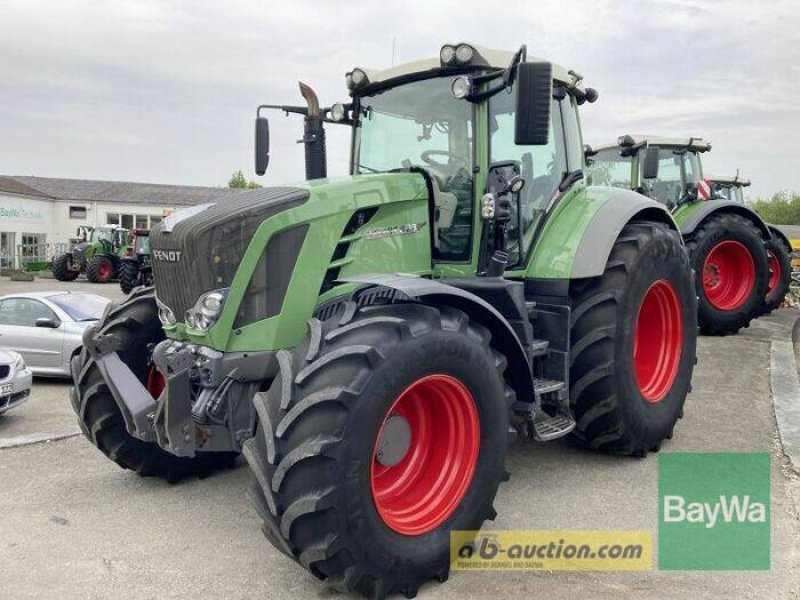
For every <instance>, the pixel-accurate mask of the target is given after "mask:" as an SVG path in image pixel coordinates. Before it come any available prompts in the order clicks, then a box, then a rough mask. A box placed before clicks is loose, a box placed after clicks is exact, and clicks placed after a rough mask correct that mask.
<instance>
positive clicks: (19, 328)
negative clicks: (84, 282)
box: [0, 292, 111, 377]
mask: <svg viewBox="0 0 800 600" xmlns="http://www.w3.org/2000/svg"><path fill="white" fill-rule="evenodd" d="M109 302H111V301H110V300H109V299H108V298H103V297H102V296H98V295H96V294H86V293H74V292H31V293H26V294H9V295H8V296H0V350H12V351H16V352H19V353H20V354H21V355H22V358H23V359H24V360H25V362H26V363H27V365H28V367H29V368H30V369H31V371H33V374H34V375H41V376H45V377H69V376H70V368H69V363H70V360H71V359H72V357H73V356H75V354H76V353H77V352H79V351H80V348H81V344H82V340H81V338H82V336H83V332H84V330H85V329H86V328H87V327H89V326H90V325H92V324H93V323H95V322H96V321H97V319H99V318H100V317H101V316H102V314H103V311H104V310H105V307H106V305H107V304H108V303H109Z"/></svg>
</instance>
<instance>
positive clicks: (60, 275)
mask: <svg viewBox="0 0 800 600" xmlns="http://www.w3.org/2000/svg"><path fill="white" fill-rule="evenodd" d="M69 259H70V256H69V254H62V255H61V256H59V257H58V258H56V259H55V260H54V261H53V276H54V277H55V278H56V279H58V280H59V281H75V280H76V279H77V278H78V275H80V271H70V270H69V268H68V266H69V263H70V260H69Z"/></svg>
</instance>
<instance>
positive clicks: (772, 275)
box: [767, 250, 781, 295]
mask: <svg viewBox="0 0 800 600" xmlns="http://www.w3.org/2000/svg"><path fill="white" fill-rule="evenodd" d="M767 263H768V264H769V282H767V295H769V294H770V293H771V292H772V290H774V289H775V288H776V287H778V283H779V282H780V280H781V261H779V260H778V257H777V256H775V253H774V252H773V251H772V250H767Z"/></svg>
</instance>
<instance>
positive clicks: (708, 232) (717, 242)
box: [586, 135, 789, 335]
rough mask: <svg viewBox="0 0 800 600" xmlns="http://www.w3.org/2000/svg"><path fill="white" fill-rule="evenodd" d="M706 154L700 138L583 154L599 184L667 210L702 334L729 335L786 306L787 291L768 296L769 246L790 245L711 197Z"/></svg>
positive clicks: (634, 138)
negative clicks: (690, 275)
mask: <svg viewBox="0 0 800 600" xmlns="http://www.w3.org/2000/svg"><path fill="white" fill-rule="evenodd" d="M709 150H711V144H710V143H708V142H705V141H703V140H702V139H701V138H694V137H692V138H688V139H687V138H668V137H658V136H645V135H624V136H622V137H620V138H619V139H618V140H617V142H616V143H614V144H607V145H604V146H599V147H596V148H592V147H588V146H587V147H586V154H587V163H588V164H589V172H590V176H591V178H592V181H593V182H594V183H598V184H601V185H611V186H614V187H620V188H624V189H632V190H635V191H637V192H639V193H641V194H644V195H645V196H647V197H649V198H653V199H654V200H657V201H658V202H659V203H660V204H661V205H663V206H665V207H666V208H667V209H669V211H670V213H671V215H672V216H673V217H674V219H675V221H676V222H677V223H678V226H679V227H680V231H681V234H682V235H683V238H684V241H685V242H686V248H687V250H688V252H689V260H690V263H691V268H692V270H693V272H694V276H695V282H696V287H697V293H698V295H699V301H698V307H699V308H698V310H699V314H698V322H699V324H700V329H701V331H702V332H703V333H705V334H711V335H725V334H730V333H736V332H737V331H738V330H739V329H740V328H741V327H747V326H748V325H749V324H750V321H752V320H753V319H755V318H756V317H758V316H759V315H761V314H763V313H764V312H765V311H768V310H771V309H772V308H775V307H776V306H778V305H779V304H780V302H781V301H782V300H783V296H784V294H785V293H786V289H783V290H782V291H781V289H782V288H774V289H775V290H776V291H775V292H774V293H772V295H770V292H771V289H770V287H769V286H770V280H771V272H770V265H769V261H768V258H767V247H766V245H767V244H768V243H770V242H771V241H773V240H776V241H777V242H779V243H785V244H786V245H787V246H788V244H789V241H788V240H787V239H786V236H784V235H783V234H782V233H781V232H780V231H778V230H777V229H776V228H775V227H772V226H770V225H768V224H766V223H765V222H764V221H763V220H762V219H761V217H759V216H758V215H757V214H756V213H755V212H754V211H752V210H750V209H749V208H748V207H746V206H744V205H743V204H742V203H741V202H737V201H732V200H726V199H723V198H717V197H714V196H712V193H711V188H710V186H709V184H708V182H706V180H705V178H704V177H703V169H702V164H701V159H700V155H701V154H702V153H704V152H708V151H709ZM770 306H771V307H772V308H769V307H770Z"/></svg>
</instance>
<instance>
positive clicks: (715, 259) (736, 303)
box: [703, 240, 756, 310]
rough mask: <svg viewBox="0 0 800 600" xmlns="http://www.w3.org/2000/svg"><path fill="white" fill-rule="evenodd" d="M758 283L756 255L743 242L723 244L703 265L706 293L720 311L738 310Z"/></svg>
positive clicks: (715, 247)
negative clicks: (754, 259)
mask: <svg viewBox="0 0 800 600" xmlns="http://www.w3.org/2000/svg"><path fill="white" fill-rule="evenodd" d="M755 280H756V265H755V262H754V261H753V256H752V255H751V254H750V251H749V250H748V249H747V247H746V246H745V245H744V244H742V243H741V242H736V241H733V240H725V241H724V242H720V243H719V244H717V245H716V246H714V247H713V248H712V249H711V252H709V253H708V256H707V257H706V260H705V262H704V263H703V292H704V293H705V295H706V298H708V301H709V302H710V303H711V304H712V305H713V306H714V307H715V308H718V309H719V310H734V309H736V308H739V307H740V306H741V305H742V304H744V303H745V302H746V301H747V298H748V296H750V293H751V292H752V290H753V284H754V283H755Z"/></svg>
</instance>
